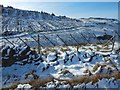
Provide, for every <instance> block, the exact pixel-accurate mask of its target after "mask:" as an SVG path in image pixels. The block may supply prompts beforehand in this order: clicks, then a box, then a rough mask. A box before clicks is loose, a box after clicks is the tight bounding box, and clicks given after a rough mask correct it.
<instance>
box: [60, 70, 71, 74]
mask: <svg viewBox="0 0 120 90" xmlns="http://www.w3.org/2000/svg"><path fill="white" fill-rule="evenodd" d="M67 73H70V72H69V70H64V71H62V72H61V73H60V74H67Z"/></svg>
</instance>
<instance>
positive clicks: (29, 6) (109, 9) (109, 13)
mask: <svg viewBox="0 0 120 90" xmlns="http://www.w3.org/2000/svg"><path fill="white" fill-rule="evenodd" d="M28 1H30V0H9V1H8V0H0V4H3V5H4V6H8V5H9V6H13V7H15V8H19V9H24V10H35V11H45V12H48V13H54V14H56V15H65V16H68V17H72V18H82V17H104V18H118V3H117V1H118V0H84V2H82V1H83V0H75V1H79V2H75V1H74V2H51V1H53V0H31V1H30V2H28ZM42 1H44V2H42ZM45 1H46V2H45ZM48 1H49V2H48ZM54 1H55V0H54ZM57 1H59V0H57ZM64 1H65V0H64ZM66 1H73V0H66ZM85 1H93V2H85ZM94 1H104V2H94ZM105 1H106V2H105ZM108 1H109V2H108ZM110 1H111V2H110Z"/></svg>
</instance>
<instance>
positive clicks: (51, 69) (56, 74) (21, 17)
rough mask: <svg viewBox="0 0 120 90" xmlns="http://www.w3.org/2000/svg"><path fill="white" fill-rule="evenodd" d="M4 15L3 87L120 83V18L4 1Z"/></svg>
mask: <svg viewBox="0 0 120 90" xmlns="http://www.w3.org/2000/svg"><path fill="white" fill-rule="evenodd" d="M2 16H3V19H2V23H3V25H2V29H3V32H0V55H2V56H1V57H0V60H2V61H0V64H1V63H2V67H0V69H1V71H2V72H1V73H2V75H0V78H2V80H1V81H0V83H2V87H0V88H9V89H16V88H32V89H34V88H118V87H119V86H118V82H119V79H120V66H119V65H120V64H119V58H120V55H119V54H120V42H119V34H118V33H117V30H118V20H116V19H106V18H81V19H79V20H77V19H71V18H68V17H65V16H55V15H53V14H48V13H45V12H36V11H27V10H19V9H15V8H12V7H3V13H2ZM38 33H39V34H40V37H39V38H40V46H41V47H40V50H41V53H40V54H39V53H38V50H37V49H36V48H37V47H38V42H37V41H36V40H38ZM1 35H3V36H1ZM21 39H22V40H21ZM113 41H114V43H113ZM13 46H14V47H13ZM28 46H29V47H28ZM46 46H47V47H46ZM48 46H51V47H48Z"/></svg>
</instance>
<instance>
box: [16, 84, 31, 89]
mask: <svg viewBox="0 0 120 90" xmlns="http://www.w3.org/2000/svg"><path fill="white" fill-rule="evenodd" d="M31 87H32V86H31V85H29V84H19V85H18V86H17V88H18V89H30V88H31Z"/></svg>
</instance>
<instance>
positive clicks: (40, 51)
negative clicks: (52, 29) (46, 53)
mask: <svg viewBox="0 0 120 90" xmlns="http://www.w3.org/2000/svg"><path fill="white" fill-rule="evenodd" d="M38 53H39V54H41V51H40V35H39V34H38Z"/></svg>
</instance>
